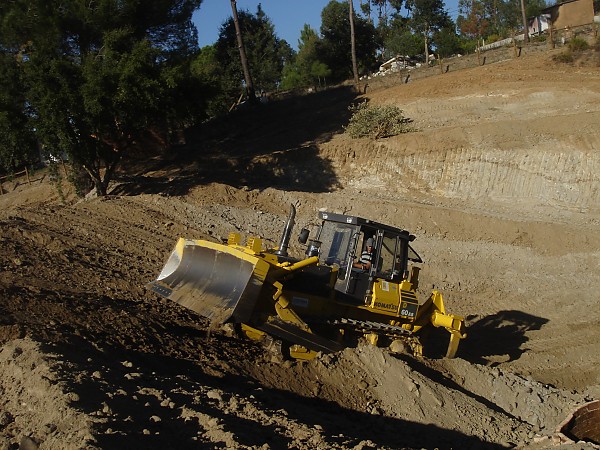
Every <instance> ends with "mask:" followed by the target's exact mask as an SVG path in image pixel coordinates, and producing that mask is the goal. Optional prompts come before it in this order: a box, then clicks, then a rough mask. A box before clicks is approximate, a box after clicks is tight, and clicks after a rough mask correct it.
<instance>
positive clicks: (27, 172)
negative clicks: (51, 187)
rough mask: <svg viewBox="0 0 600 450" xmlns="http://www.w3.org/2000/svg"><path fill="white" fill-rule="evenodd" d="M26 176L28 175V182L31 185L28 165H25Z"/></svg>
mask: <svg viewBox="0 0 600 450" xmlns="http://www.w3.org/2000/svg"><path fill="white" fill-rule="evenodd" d="M25 176H26V177H27V184H28V185H30V186H31V180H30V179H29V170H27V166H25Z"/></svg>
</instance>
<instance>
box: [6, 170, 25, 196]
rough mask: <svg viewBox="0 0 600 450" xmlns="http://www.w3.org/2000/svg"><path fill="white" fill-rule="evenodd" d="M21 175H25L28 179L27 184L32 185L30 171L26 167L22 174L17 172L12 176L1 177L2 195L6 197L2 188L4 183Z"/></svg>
mask: <svg viewBox="0 0 600 450" xmlns="http://www.w3.org/2000/svg"><path fill="white" fill-rule="evenodd" d="M20 175H25V176H26V177H27V184H31V178H29V170H27V167H25V170H22V171H20V172H15V173H13V174H12V175H7V176H4V177H0V195H4V188H3V187H2V183H3V182H4V180H8V179H11V178H14V177H18V176H20ZM7 193H8V191H7Z"/></svg>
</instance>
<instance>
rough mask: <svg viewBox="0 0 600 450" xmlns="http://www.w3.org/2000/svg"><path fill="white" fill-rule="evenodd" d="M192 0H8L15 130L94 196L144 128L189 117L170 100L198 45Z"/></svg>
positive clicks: (5, 42) (4, 16)
mask: <svg viewBox="0 0 600 450" xmlns="http://www.w3.org/2000/svg"><path fill="white" fill-rule="evenodd" d="M200 1H201V0H162V1H156V2H151V3H141V2H139V1H137V0H121V1H119V2H116V1H114V0H97V1H94V2H80V1H78V0H61V1H58V0H47V1H46V0H14V1H12V2H10V3H9V4H8V5H7V4H4V5H3V7H2V8H1V9H0V20H1V22H2V28H3V32H2V34H1V36H0V39H1V42H0V50H1V51H2V52H3V53H4V54H5V55H7V54H11V53H12V54H14V53H15V50H16V49H18V51H19V52H20V54H21V55H22V58H21V62H20V63H19V66H20V70H22V71H23V74H24V75H23V80H24V82H23V85H24V93H23V95H24V98H25V102H24V103H23V111H24V112H25V114H26V115H27V117H28V124H27V125H24V129H30V130H31V129H33V130H35V135H36V137H37V139H38V140H39V142H40V143H41V144H42V146H43V148H44V149H46V150H47V151H50V152H58V153H63V152H64V153H67V154H68V155H69V157H70V159H71V160H72V161H73V162H74V164H76V165H80V166H81V167H83V169H84V170H85V171H86V172H87V173H88V175H89V176H90V178H91V179H92V180H93V181H94V183H95V185H96V189H97V193H98V194H99V195H105V194H106V193H107V188H108V184H109V182H110V180H111V179H112V177H113V175H114V172H115V170H116V168H117V167H118V165H119V163H120V161H121V160H122V158H123V156H124V155H125V154H126V153H127V151H129V150H130V149H131V148H132V147H133V146H134V145H135V143H136V142H137V141H138V140H139V139H140V138H141V137H142V136H143V134H144V133H145V132H146V131H147V130H148V129H150V128H152V127H159V128H161V129H168V128H169V126H170V125H173V123H174V122H175V121H182V120H185V118H186V115H187V114H189V109H188V106H189V103H191V100H188V104H186V103H184V104H180V102H176V101H174V99H181V98H186V97H187V98H191V96H190V95H188V96H185V95H175V94H177V93H178V92H181V89H185V87H182V86H181V85H179V84H178V81H180V80H181V79H182V78H185V77H182V76H180V75H178V74H181V71H182V70H184V69H181V68H182V67H184V66H183V65H182V61H184V60H186V59H187V58H188V57H189V56H190V55H191V53H192V52H193V51H195V50H196V47H197V44H196V42H197V36H196V31H195V27H194V25H193V24H192V22H191V16H192V13H193V11H194V10H195V9H196V8H197V7H198V6H199V4H200ZM178 68H180V69H181V70H178ZM184 71H185V70H184Z"/></svg>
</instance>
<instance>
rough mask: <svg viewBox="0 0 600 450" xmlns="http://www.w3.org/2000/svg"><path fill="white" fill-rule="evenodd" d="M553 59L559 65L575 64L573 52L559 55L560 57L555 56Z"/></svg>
mask: <svg viewBox="0 0 600 450" xmlns="http://www.w3.org/2000/svg"><path fill="white" fill-rule="evenodd" d="M552 59H553V60H554V61H556V62H558V63H565V64H570V63H572V62H573V53H572V52H571V51H566V52H563V53H559V54H558V55H554V56H553V57H552Z"/></svg>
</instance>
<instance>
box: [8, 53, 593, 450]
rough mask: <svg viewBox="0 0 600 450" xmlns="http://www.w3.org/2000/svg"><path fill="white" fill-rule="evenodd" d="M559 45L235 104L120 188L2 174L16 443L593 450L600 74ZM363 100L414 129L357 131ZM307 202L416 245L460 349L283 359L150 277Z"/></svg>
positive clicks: (269, 236) (268, 236)
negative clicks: (158, 289)
mask: <svg viewBox="0 0 600 450" xmlns="http://www.w3.org/2000/svg"><path fill="white" fill-rule="evenodd" d="M507 51H508V50H507ZM561 51H563V50H554V51H545V52H531V53H527V52H524V54H523V55H522V56H521V57H520V58H518V59H509V60H505V61H499V62H493V63H486V64H485V65H483V66H481V67H471V68H464V69H461V70H453V69H452V65H451V66H450V70H449V71H448V72H447V73H444V74H441V73H439V69H436V68H430V69H424V71H425V72H422V73H420V76H416V75H415V76H414V77H411V78H412V79H411V80H410V81H409V82H408V83H404V82H402V83H391V82H390V81H389V80H387V81H385V82H378V81H377V80H372V81H369V88H368V90H367V93H366V94H362V95H360V96H356V95H355V94H353V93H352V92H351V91H350V90H349V89H344V88H338V89H332V90H330V91H327V92H322V93H316V94H311V95H306V96H302V97H294V98H288V99H282V100H279V101H277V102H271V103H269V104H267V105H263V106H262V107H261V108H259V109H255V110H251V111H238V112H236V113H234V114H232V115H231V116H229V117H228V118H226V119H222V120H220V121H215V122H212V123H211V124H208V125H206V126H203V127H199V128H197V129H195V130H189V131H188V133H187V134H186V136H185V139H186V144H182V145H180V146H179V147H174V148H172V149H171V150H169V151H168V152H165V153H162V154H156V152H151V149H149V148H148V149H145V150H147V151H146V152H145V154H146V155H147V154H148V153H149V152H150V153H152V154H154V155H155V156H153V157H152V158H151V159H150V160H148V158H146V159H145V160H142V158H137V159H133V160H131V161H128V163H127V165H126V166H125V168H124V170H123V172H122V173H120V174H119V176H118V179H117V180H116V182H115V183H114V185H113V186H112V188H111V195H109V196H107V197H104V198H94V197H93V196H89V197H88V198H86V199H83V200H80V199H77V198H76V197H75V195H74V194H73V192H72V189H71V188H69V186H68V185H67V184H66V183H64V182H63V183H62V184H61V186H62V187H61V189H60V190H58V189H57V182H56V181H53V182H51V181H50V180H49V176H48V174H47V173H46V172H45V171H43V170H41V171H39V172H37V173H36V174H34V175H33V176H32V182H31V184H27V183H26V182H25V181H24V180H15V181H14V182H10V183H4V184H3V188H4V189H5V190H8V191H9V192H8V193H7V194H4V195H2V196H0V232H1V234H0V244H1V249H2V250H1V252H0V344H1V347H0V362H1V363H0V448H2V449H13V448H14V449H16V448H27V449H34V448H40V449H57V448H60V449H70V448H73V449H76V448H77V449H78V448H106V449H109V448H110V449H112V448H127V447H129V448H148V449H168V448H173V449H175V448H176V449H182V448H239V449H257V448H261V449H268V448H271V449H280V448H297V449H326V448H339V449H365V448H390V449H392V448H393V449H397V448H514V447H520V448H548V447H553V446H560V447H561V448H597V447H594V444H591V443H585V442H581V443H575V442H573V441H572V440H570V439H569V437H568V436H565V435H563V434H560V433H558V432H557V429H558V428H559V427H560V425H561V423H562V422H563V421H564V420H565V419H566V418H567V417H568V415H569V414H570V413H571V412H572V411H573V410H574V409H575V408H577V407H578V406H580V405H582V404H584V403H586V402H589V401H591V400H597V399H599V398H600V353H599V352H598V350H597V348H598V347H597V345H598V341H599V340H600V326H599V320H600V309H599V308H598V301H599V296H598V292H599V291H600V271H599V270H598V268H599V267H600V264H599V263H600V227H599V226H598V225H599V222H600V207H599V205H600V178H599V177H598V173H599V172H600V156H599V152H598V149H599V148H600V137H599V136H600V135H599V134H598V124H599V123H600V68H599V66H598V62H597V61H598V55H597V54H596V53H595V52H594V51H590V52H589V53H587V54H585V55H584V56H582V57H581V58H579V59H578V60H576V62H575V63H573V64H571V65H565V64H559V63H557V62H555V61H554V60H553V58H552V57H553V56H554V55H556V54H558V53H559V52H561ZM426 71H429V72H426ZM425 75H427V76H425ZM362 100H367V101H369V102H370V103H372V104H394V105H398V106H400V107H401V108H402V109H403V110H404V112H405V115H406V116H408V117H410V118H412V119H413V120H414V122H413V125H414V126H415V127H416V128H417V131H416V132H413V133H409V134H403V135H400V136H396V137H392V138H388V139H382V140H377V141H373V140H370V139H358V140H351V139H350V138H348V137H347V136H346V135H344V134H343V126H344V125H345V124H347V120H348V117H349V111H348V106H349V105H350V104H351V103H355V102H358V101H362ZM290 204H294V205H295V206H296V208H297V210H298V215H297V217H296V232H297V231H298V230H299V229H300V227H307V228H309V229H314V227H315V226H316V225H317V220H316V217H317V212H318V211H319V210H322V209H325V210H328V211H334V212H343V213H348V214H353V215H359V216H362V217H367V218H372V219H374V220H377V221H379V222H384V223H389V224H391V225H395V226H399V227H403V228H406V229H408V230H410V231H411V232H412V233H414V234H415V235H416V236H417V240H416V241H415V242H414V246H415V248H416V249H417V251H419V253H420V254H421V256H422V257H423V258H424V260H425V263H424V264H423V271H422V276H421V283H420V287H419V294H420V297H421V298H426V296H427V295H428V292H430V291H431V289H432V288H435V289H438V290H440V291H441V292H442V293H443V295H444V298H445V301H446V306H447V309H448V310H449V311H450V312H453V313H455V314H460V315H464V316H465V317H466V321H467V325H468V337H467V339H465V340H464V341H463V342H462V343H461V347H460V348H459V353H458V357H457V358H456V359H453V360H447V359H428V358H414V357H411V356H406V355H395V354H392V353H390V352H389V351H388V350H387V349H384V348H377V347H373V346H370V345H367V344H366V343H362V342H361V343H359V344H358V346H357V347H355V348H348V349H346V350H344V351H343V352H340V353H336V354H330V355H323V356H320V357H318V358H317V359H315V360H313V361H310V362H304V363H300V362H289V361H283V360H281V359H280V358H279V357H277V356H275V355H273V354H271V353H269V352H266V351H265V350H264V349H263V348H262V347H261V346H260V345H258V344H255V343H252V342H248V341H244V340H240V339H239V338H237V337H236V336H235V335H234V334H233V333H231V332H230V331H229V330H228V329H227V328H223V329H221V328H219V329H214V327H210V326H209V324H208V323H207V322H206V321H205V320H203V319H202V318H201V317H198V316H197V315H195V314H194V313H192V312H190V311H187V310H185V309H183V308H181V307H179V306H178V305H176V304H174V303H172V302H170V301H168V300H164V299H162V298H159V297H157V296H156V295H154V294H152V293H151V292H149V291H148V290H147V289H146V288H145V284H146V283H147V282H149V281H151V280H152V279H154V278H155V277H156V276H157V274H158V273H159V272H160V269H161V268H162V265H163V264H164V262H165V260H166V258H167V257H168V255H169V253H170V251H171V250H172V248H173V247H174V244H175V242H176V240H177V238H178V237H179V236H185V237H189V238H201V239H208V240H214V241H217V240H219V239H221V238H223V237H226V236H227V235H228V233H229V232H230V231H238V232H241V233H242V234H243V235H244V236H250V235H254V236H259V237H261V238H263V239H265V241H266V243H267V244H268V245H272V246H275V245H277V243H278V241H279V238H280V236H281V230H282V228H283V225H284V223H285V220H286V216H287V212H288V211H289V205H290ZM291 251H292V252H293V253H294V252H295V253H296V254H298V255H299V254H301V252H302V249H301V248H300V247H299V246H298V244H293V245H292V249H291ZM444 339H445V337H444ZM444 344H445V342H444Z"/></svg>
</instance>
